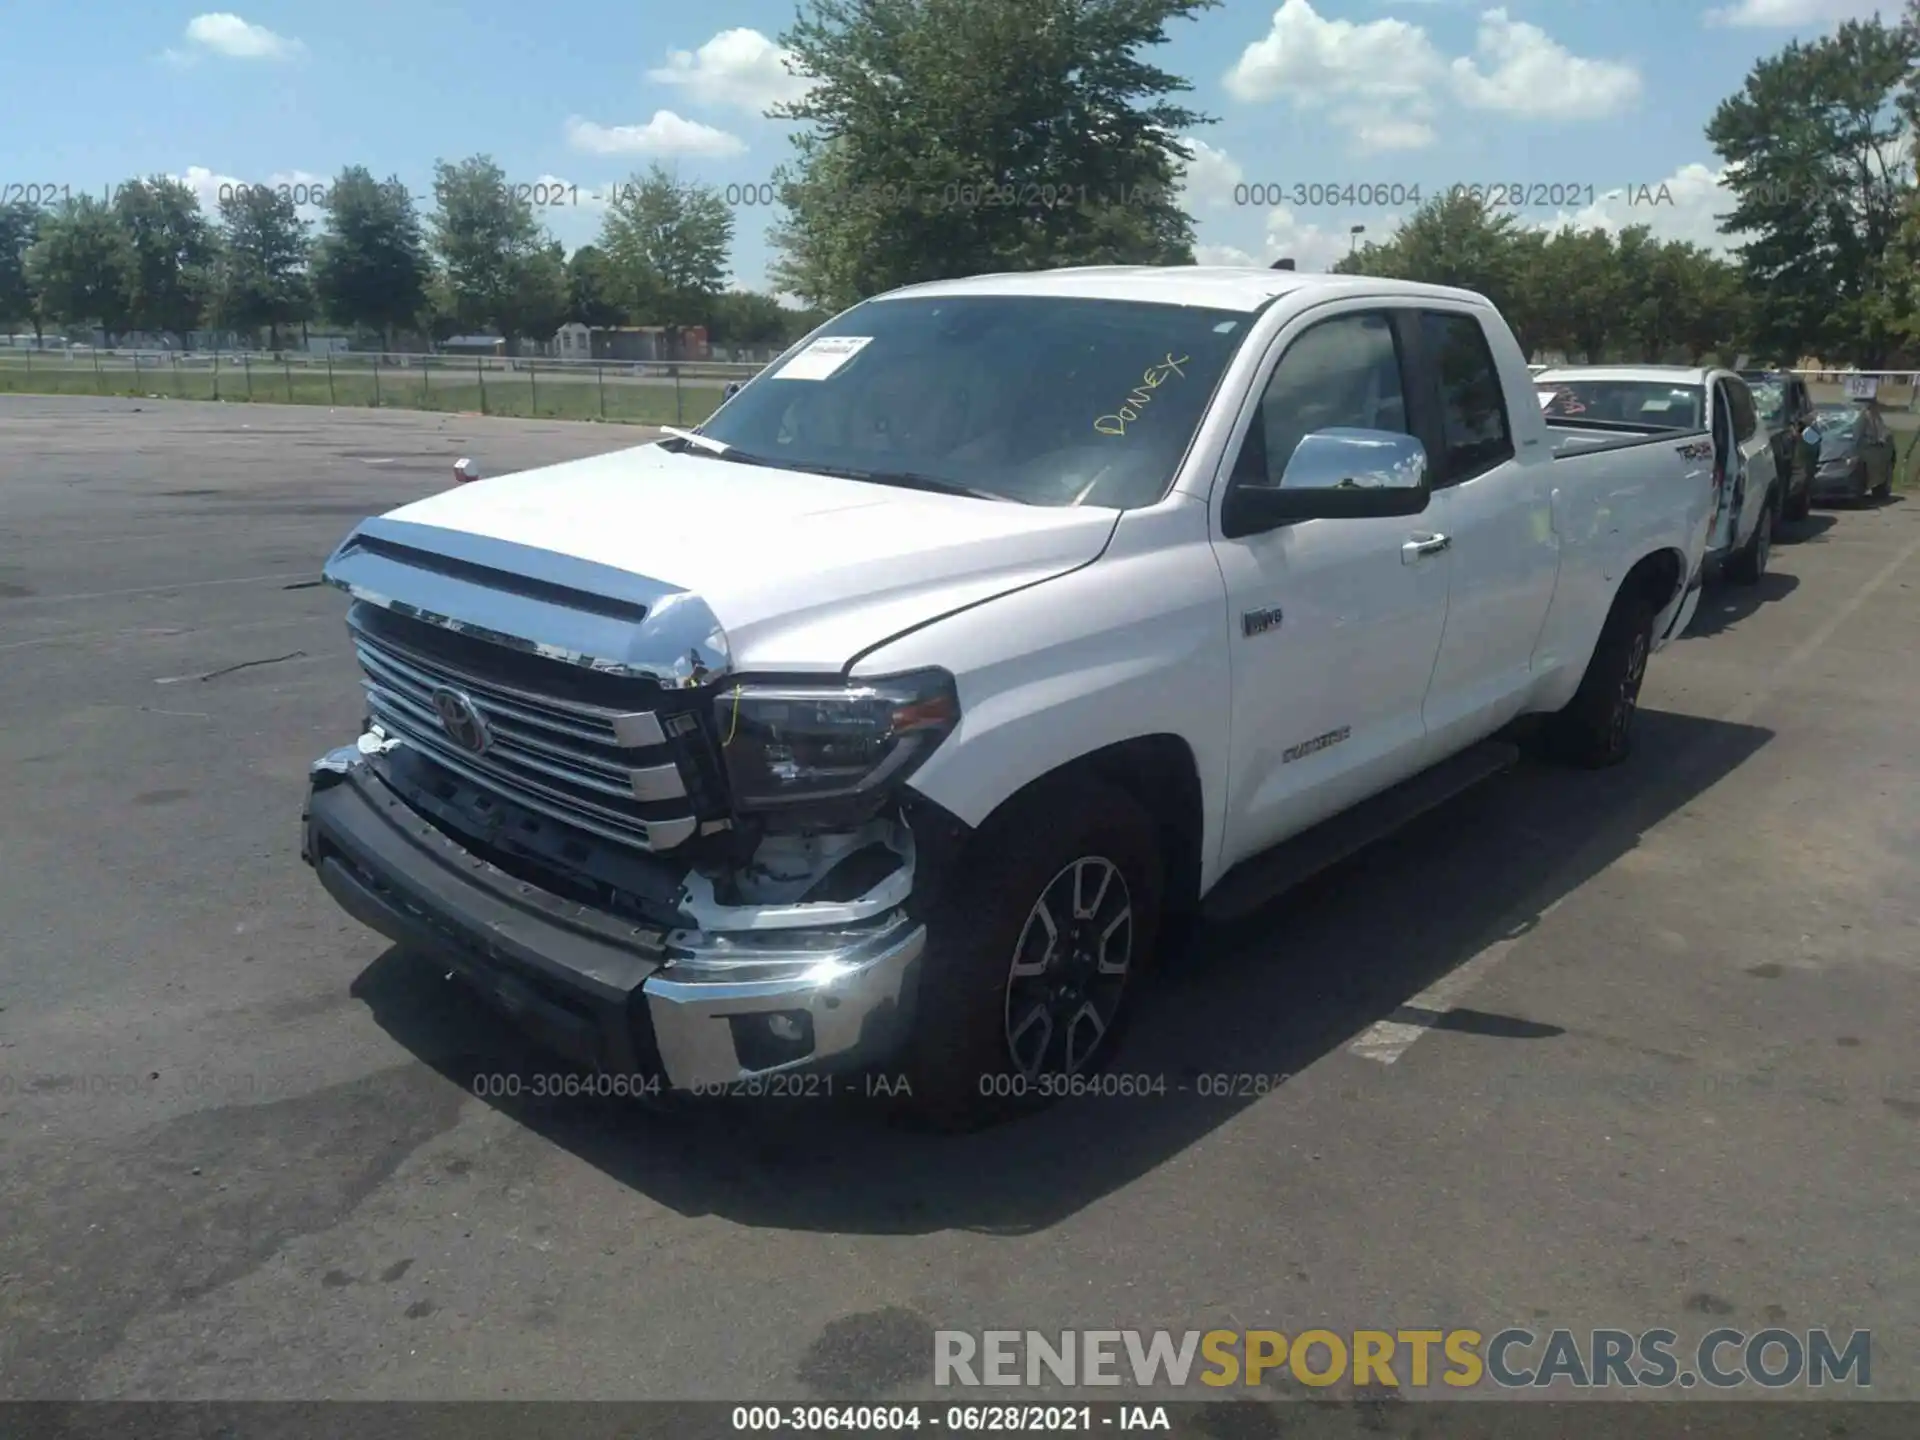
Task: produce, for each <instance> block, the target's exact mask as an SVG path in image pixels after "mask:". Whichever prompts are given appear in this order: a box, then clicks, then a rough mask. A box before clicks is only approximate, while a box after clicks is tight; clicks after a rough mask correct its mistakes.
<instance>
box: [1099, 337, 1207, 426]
mask: <svg viewBox="0 0 1920 1440" xmlns="http://www.w3.org/2000/svg"><path fill="white" fill-rule="evenodd" d="M1192 358H1193V357H1192V356H1189V355H1182V356H1181V357H1180V358H1179V359H1177V360H1176V359H1175V358H1174V357H1173V356H1172V355H1171V354H1169V355H1168V356H1167V358H1166V359H1165V360H1163V361H1161V362H1160V363H1159V364H1158V365H1149V366H1148V367H1147V368H1146V371H1145V372H1144V373H1143V374H1142V375H1141V377H1140V383H1139V384H1138V385H1137V386H1135V387H1134V389H1133V391H1132V393H1130V394H1129V395H1128V396H1127V403H1126V404H1124V405H1122V406H1121V407H1120V409H1119V411H1118V412H1117V413H1115V414H1112V415H1102V416H1101V417H1100V418H1099V419H1098V420H1095V421H1094V422H1093V428H1094V429H1096V430H1098V431H1099V432H1100V433H1101V434H1102V435H1124V434H1126V433H1127V426H1128V425H1130V424H1132V423H1133V422H1134V421H1135V420H1138V419H1139V418H1140V408H1141V407H1142V406H1143V405H1145V404H1147V403H1148V402H1149V401H1150V400H1152V399H1153V392H1154V391H1156V390H1158V389H1159V388H1160V387H1161V386H1162V385H1164V384H1165V383H1166V379H1167V376H1169V375H1178V376H1180V377H1181V378H1182V379H1184V378H1185V377H1186V373H1187V372H1186V371H1184V370H1182V369H1181V368H1180V367H1181V366H1182V365H1184V364H1186V363H1187V361H1188V360H1190V359H1192Z"/></svg>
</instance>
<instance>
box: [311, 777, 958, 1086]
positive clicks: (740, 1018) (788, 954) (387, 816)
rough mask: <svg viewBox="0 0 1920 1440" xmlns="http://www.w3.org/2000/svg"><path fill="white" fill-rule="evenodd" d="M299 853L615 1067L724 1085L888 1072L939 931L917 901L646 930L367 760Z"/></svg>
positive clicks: (443, 957)
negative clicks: (754, 924) (821, 915)
mask: <svg viewBox="0 0 1920 1440" xmlns="http://www.w3.org/2000/svg"><path fill="white" fill-rule="evenodd" d="M301 856H302V858H303V859H304V860H306V862H307V863H308V864H310V865H312V866H313V867H314V869H315V871H316V872H317V873H318V875H319V877H320V882H321V884H322V885H324V886H325V887H326V889H327V892H328V893H329V894H330V895H332V896H333V898H334V899H335V900H336V901H337V902H338V903H339V904H340V906H341V907H342V908H343V909H345V910H346V911H347V912H348V913H349V914H350V915H352V916H353V917H354V918H355V919H357V920H359V921H360V922H361V923H362V924H364V925H366V926H368V927H369V928H371V929H373V930H376V931H378V932H379V933H380V934H382V935H385V936H386V937H387V938H388V939H390V940H393V941H396V942H398V943H400V944H402V945H405V946H407V947H409V948H411V949H414V950H417V951H420V952H422V953H424V954H427V955H430V956H432V957H433V958H435V959H436V960H438V961H440V962H442V963H444V964H445V965H447V966H448V967H449V969H450V970H451V971H454V972H457V973H459V974H460V975H461V976H463V977H464V978H465V979H466V980H468V981H469V982H471V983H472V984H473V985H474V986H475V987H476V988H477V989H478V990H479V992H480V993H481V994H482V995H483V996H484V997H485V998H486V999H487V1000H489V1001H490V1002H491V1003H492V1004H493V1005H495V1006H496V1007H498V1008H499V1009H500V1010H502V1011H504V1012H505V1013H506V1014H507V1015H509V1016H510V1017H512V1018H513V1019H514V1020H515V1021H516V1022H517V1023H518V1024H519V1026H520V1027H521V1028H522V1029H523V1030H524V1031H526V1032H527V1033H528V1034H530V1035H532V1036H533V1037H534V1038H535V1039H536V1040H539V1041H540V1042H542V1043H543V1044H545V1045H546V1046H548V1047H549V1048H550V1049H553V1050H555V1051H557V1052H558V1053H560V1054H562V1055H565V1056H567V1057H569V1058H570V1059H573V1060H575V1061H577V1062H579V1063H581V1064H584V1065H588V1066H592V1067H594V1068H596V1069H599V1070H602V1071H607V1072H611V1073H614V1074H628V1075H647V1076H658V1077H659V1078H661V1079H662V1080H663V1081H664V1082H665V1084H666V1085H667V1086H669V1087H671V1088H672V1089H674V1090H681V1091H689V1092H695V1093H698V1092H702V1091H714V1092H719V1091H724V1090H725V1089H726V1088H727V1087H729V1086H732V1085H734V1084H736V1083H738V1082H740V1081H743V1080H751V1079H753V1078H755V1077H758V1076H763V1075H769V1074H774V1073H778V1072H784V1071H793V1070H811V1069H858V1068H861V1067H864V1066H869V1065H873V1064H876V1063H879V1062H881V1061H883V1060H885V1059H887V1058H888V1057H889V1056H890V1055H892V1054H893V1053H894V1052H895V1051H896V1050H897V1049H898V1048H899V1046H900V1045H901V1043H902V1042H903V1041H904V1039H905V1036H906V1033H907V1030H908V1028H909V1027H910V1025H911V1023H912V1012H913V1002H914V997H915V994H916V991H917V989H918V981H919V964H920V957H921V954H922V951H923V950H924V948H925V945H926V930H925V928H924V926H922V925H920V924H919V923H918V922H917V921H914V920H912V919H911V918H910V917H909V916H908V915H907V913H906V912H905V910H904V909H902V908H899V907H893V908H891V909H889V910H887V911H885V912H884V913H881V914H878V915H875V916H873V917H871V918H867V919H863V920H862V921H861V922H860V923H857V924H843V925H836V926H826V927H812V926H794V925H791V924H780V923H778V922H779V921H780V920H781V918H782V917H780V916H779V915H774V916H772V917H771V918H772V919H773V920H774V921H775V924H773V925H772V926H769V927H766V928H755V929H748V930H744V931H739V932H717V933H716V932H713V931H706V930H701V931H685V930H665V929H661V928H657V927H652V926H646V925H639V924H635V923H634V922H633V921H631V920H627V919H624V918H622V917H620V916H618V915H615V914H612V913H609V912H607V911H602V910H597V909H594V908H592V907H590V906H586V905H582V904H579V903H578V902H576V901H573V900H571V899H566V898H563V897H561V896H558V895H554V894H552V893H549V892H547V891H545V890H542V889H540V888H538V887H536V886H534V885H530V884H528V883H526V882H524V881H522V880H520V879H519V878H517V877H516V876H513V875H510V874H508V873H507V872H505V871H503V870H500V869H497V868H496V867H494V866H493V865H491V864H489V863H488V862H487V861H485V860H483V859H481V858H479V857H477V856H475V855H474V854H472V853H471V852H469V851H467V850H465V849H463V848H462V847H461V846H459V845H458V844H456V843H455V842H454V841H453V840H452V839H451V838H450V837H449V836H447V835H446V834H445V833H444V832H442V831H441V830H439V829H437V828H436V827H434V826H433V825H431V824H429V823H427V821H426V820H424V819H423V818H422V817H421V816H420V814H419V813H418V812H417V811H415V810H414V809H412V808H411V807H410V806H408V805H407V804H406V803H405V802H404V801H402V800H401V798H400V797H399V795H398V794H397V793H396V792H395V791H394V790H392V789H391V788H390V787H389V786H388V785H387V784H386V782H385V781H383V780H382V779H381V777H380V776H379V775H378V774H377V773H376V771H375V769H374V767H373V766H372V765H370V764H368V763H366V757H365V756H364V755H363V754H362V753H361V752H360V751H359V750H357V749H352V748H349V749H343V750H336V751H334V752H332V753H330V754H329V755H327V756H325V757H323V758H322V759H321V760H318V761H316V762H315V763H314V767H313V775H312V787H311V789H310V792H309V795H308V800H307V809H306V814H305V817H304V824H303V833H302V840H301ZM785 918H786V919H787V920H791V919H792V918H794V917H793V916H792V915H791V913H789V914H788V915H787V916H786V917H785Z"/></svg>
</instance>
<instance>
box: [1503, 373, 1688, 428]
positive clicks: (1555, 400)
mask: <svg viewBox="0 0 1920 1440" xmlns="http://www.w3.org/2000/svg"><path fill="white" fill-rule="evenodd" d="M1538 388H1539V390H1540V397H1541V398H1540V413H1541V414H1543V415H1545V416H1546V417H1547V419H1549V420H1606V421H1611V422H1612V423H1614V424H1624V425H1646V426H1651V427H1653V428H1655V429H1659V430H1699V429H1701V428H1702V427H1703V424H1704V421H1703V419H1702V417H1703V416H1704V415H1705V413H1706V408H1707V398H1706V392H1705V391H1704V390H1703V389H1702V388H1701V387H1700V386H1698V385H1675V384H1672V383H1671V382H1669V381H1664V380H1543V381H1541V382H1540V384H1539V387H1538Z"/></svg>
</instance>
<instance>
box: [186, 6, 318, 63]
mask: <svg viewBox="0 0 1920 1440" xmlns="http://www.w3.org/2000/svg"><path fill="white" fill-rule="evenodd" d="M186 40H187V48H186V49H185V50H169V51H167V52H166V56H167V58H168V59H169V60H173V61H175V62H179V63H185V62H190V61H192V60H194V59H196V58H198V57H199V56H202V55H221V56H224V57H226V58H227V59H229V60H290V59H292V58H293V57H294V56H296V55H298V54H299V53H300V52H301V51H302V50H303V49H304V48H305V47H304V46H303V45H302V44H301V43H300V42H299V41H298V40H293V39H289V38H288V37H287V36H285V35H277V34H275V33H274V32H273V31H271V30H269V29H268V28H267V27H266V26H264V25H255V24H253V23H252V22H251V21H247V20H242V19H241V18H240V17H239V16H238V15H233V14H229V13H227V12H226V11H217V12H214V13H211V14H207V15H196V16H194V17H193V19H191V20H189V21H188V22H187V30H186Z"/></svg>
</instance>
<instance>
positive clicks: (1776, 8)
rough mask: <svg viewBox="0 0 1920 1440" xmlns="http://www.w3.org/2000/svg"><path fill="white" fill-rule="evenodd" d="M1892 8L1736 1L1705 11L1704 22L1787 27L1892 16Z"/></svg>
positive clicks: (1814, 0)
mask: <svg viewBox="0 0 1920 1440" xmlns="http://www.w3.org/2000/svg"><path fill="white" fill-rule="evenodd" d="M1892 11H1893V7H1892V6H1891V5H1887V4H1884V3H1882V0H1736V3H1735V4H1732V5H1725V6H1722V7H1720V8H1719V9H1716V10H1709V11H1708V12H1707V24H1709V25H1716V26H1730V27H1736V28H1739V29H1751V30H1775V29H1778V30H1787V29H1798V28H1800V27H1803V26H1811V25H1838V24H1839V23H1840V22H1841V21H1843V20H1865V19H1868V18H1869V17H1871V16H1873V15H1886V16H1887V18H1888V19H1892V18H1894V17H1893V14H1892Z"/></svg>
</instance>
